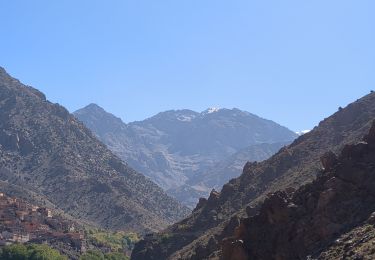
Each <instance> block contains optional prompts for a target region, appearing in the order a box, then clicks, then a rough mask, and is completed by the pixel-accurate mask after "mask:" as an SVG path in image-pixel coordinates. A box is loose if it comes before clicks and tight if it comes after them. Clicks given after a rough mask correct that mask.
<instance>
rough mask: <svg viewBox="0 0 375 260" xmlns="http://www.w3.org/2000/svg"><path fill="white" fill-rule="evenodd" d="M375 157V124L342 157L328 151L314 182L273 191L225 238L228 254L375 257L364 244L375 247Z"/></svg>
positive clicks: (235, 256)
mask: <svg viewBox="0 0 375 260" xmlns="http://www.w3.org/2000/svg"><path fill="white" fill-rule="evenodd" d="M374 162H375V124H374V125H373V127H372V128H371V130H370V132H369V134H368V135H367V136H366V137H365V139H364V140H363V141H362V142H358V143H356V144H353V145H346V146H345V147H344V149H343V150H342V152H341V154H340V155H339V156H338V157H336V156H335V154H334V153H332V152H329V153H327V154H325V155H324V156H323V158H322V164H323V167H324V169H323V170H322V172H321V174H320V175H319V176H318V178H317V179H316V180H315V181H314V182H313V183H311V184H307V185H305V186H302V187H301V188H299V189H298V190H297V191H295V192H293V191H289V192H288V191H279V192H276V193H274V194H272V195H270V196H269V197H268V198H267V199H266V200H265V201H264V203H263V204H262V206H261V208H260V211H259V213H258V214H257V215H255V216H253V217H250V218H246V219H244V220H242V221H241V224H240V226H239V227H238V228H236V232H235V237H232V238H229V239H226V240H225V241H224V242H223V259H228V260H230V259H236V260H241V259H244V260H246V259H278V260H283V259H306V258H308V257H309V258H310V259H332V258H335V259H374V257H375V251H374V250H367V251H366V250H360V249H366V248H367V249H370V248H372V249H374V244H373V243H374V242H375V239H374V237H373V236H371V234H372V233H373V228H374V227H373V225H374V224H375V192H374V191H375V165H374ZM371 231H372V232H371ZM367 232H368V234H367ZM348 234H349V236H350V237H351V240H352V242H349V239H346V240H345V238H347V236H348ZM354 241H355V242H354Z"/></svg>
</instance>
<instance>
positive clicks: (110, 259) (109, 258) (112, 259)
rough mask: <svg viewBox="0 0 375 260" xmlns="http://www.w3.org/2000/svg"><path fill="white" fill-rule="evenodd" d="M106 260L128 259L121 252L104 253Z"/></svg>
mask: <svg viewBox="0 0 375 260" xmlns="http://www.w3.org/2000/svg"><path fill="white" fill-rule="evenodd" d="M104 257H105V259H106V260H129V258H128V257H127V256H126V255H124V254H121V253H109V254H106V255H105V256H104Z"/></svg>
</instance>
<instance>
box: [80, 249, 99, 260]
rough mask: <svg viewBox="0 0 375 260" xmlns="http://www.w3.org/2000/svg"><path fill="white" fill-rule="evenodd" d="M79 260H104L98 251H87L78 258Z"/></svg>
mask: <svg viewBox="0 0 375 260" xmlns="http://www.w3.org/2000/svg"><path fill="white" fill-rule="evenodd" d="M79 259H80V260H105V258H104V254H103V253H102V252H100V251H93V250H90V251H87V252H86V253H85V254H83V255H82V256H81V257H80V258H79Z"/></svg>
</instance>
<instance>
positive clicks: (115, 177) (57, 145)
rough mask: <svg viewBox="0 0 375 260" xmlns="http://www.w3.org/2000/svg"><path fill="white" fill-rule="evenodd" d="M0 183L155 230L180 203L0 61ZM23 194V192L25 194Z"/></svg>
mask: <svg viewBox="0 0 375 260" xmlns="http://www.w3.org/2000/svg"><path fill="white" fill-rule="evenodd" d="M0 181H1V182H0V184H1V187H2V188H4V190H6V192H8V193H9V194H17V195H21V196H20V197H26V199H28V200H30V201H33V200H39V201H40V200H45V201H46V202H48V203H50V204H51V205H54V206H55V207H58V208H60V209H62V210H64V211H65V212H66V213H69V214H70V215H72V216H73V217H75V218H77V219H81V220H83V221H87V222H91V223H93V224H95V225H99V226H102V227H106V228H113V229H124V230H134V231H141V232H145V231H150V230H160V229H162V228H164V227H166V225H168V224H170V223H172V222H174V221H176V220H178V219H180V218H181V217H183V216H184V215H186V214H187V212H188V210H187V209H186V208H185V207H182V206H180V204H179V203H177V202H176V201H175V200H173V199H172V198H170V197H168V196H167V195H166V194H165V193H164V192H163V191H162V190H161V189H160V188H159V187H157V185H155V184H154V183H153V182H151V181H150V180H148V179H147V178H145V177H144V176H143V175H142V174H139V173H137V172H136V171H134V170H133V169H131V168H130V167H128V166H127V165H126V164H125V163H123V162H122V161H121V160H120V159H119V158H118V157H116V156H115V155H113V154H112V152H110V151H109V150H108V149H107V148H106V146H105V145H103V144H102V143H101V142H99V141H98V140H97V139H96V138H95V137H94V136H93V135H92V134H91V131H89V130H88V129H87V128H86V127H85V126H84V125H83V124H82V123H81V122H79V121H78V120H76V119H75V117H74V116H72V115H70V114H69V112H68V111H67V110H66V109H65V108H63V107H62V106H60V105H58V104H52V103H50V102H48V101H47V100H46V98H45V96H44V95H43V94H42V93H41V92H39V91H38V90H36V89H34V88H31V87H28V86H25V85H23V84H21V83H20V82H19V81H18V80H16V79H14V78H12V77H10V76H9V75H8V74H7V73H6V72H5V70H4V69H2V68H0ZM26 194H27V195H26Z"/></svg>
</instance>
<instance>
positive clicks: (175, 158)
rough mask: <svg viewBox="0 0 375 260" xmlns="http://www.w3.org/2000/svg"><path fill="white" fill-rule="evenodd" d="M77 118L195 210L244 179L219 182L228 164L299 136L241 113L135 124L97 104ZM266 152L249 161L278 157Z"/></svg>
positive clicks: (177, 115) (177, 114) (163, 117)
mask: <svg viewBox="0 0 375 260" xmlns="http://www.w3.org/2000/svg"><path fill="white" fill-rule="evenodd" d="M74 114H75V116H76V117H77V118H78V119H80V120H81V121H82V122H84V123H85V125H86V126H87V127H88V128H90V129H91V130H92V131H93V133H94V134H95V135H97V136H98V138H99V139H100V140H101V141H102V142H103V143H105V144H106V145H107V146H108V147H109V148H110V149H111V150H112V151H113V152H114V153H116V154H117V155H118V156H120V157H121V158H122V159H123V160H125V161H127V162H128V163H129V165H130V166H132V167H134V168H135V169H136V170H138V171H140V172H142V173H144V174H145V175H146V176H148V177H149V178H150V179H151V180H153V181H154V182H155V183H157V184H158V185H159V186H160V187H162V188H163V189H165V190H167V192H168V193H169V194H171V195H172V196H175V197H176V198H178V199H179V200H180V201H182V202H184V203H185V204H186V205H189V206H190V207H194V206H195V205H196V203H197V201H198V199H199V197H200V196H205V197H206V196H207V195H208V194H209V192H210V191H211V190H212V188H214V187H222V185H223V184H224V183H226V182H227V181H228V180H229V179H230V178H232V177H237V176H238V175H240V173H241V170H238V171H237V169H236V170H234V171H231V172H228V174H227V175H226V174H225V173H221V175H220V178H215V177H213V176H212V172H213V171H214V170H216V168H215V167H216V165H217V164H218V163H219V162H221V161H222V160H224V159H226V158H228V157H230V156H232V155H233V154H235V153H237V152H239V151H240V150H242V149H245V148H247V147H249V146H252V145H258V144H260V143H267V144H273V143H278V142H288V141H289V142H291V141H292V140H294V138H296V137H297V135H296V134H295V133H293V132H292V131H290V130H288V129H286V128H285V127H282V126H280V125H278V124H276V123H274V122H272V121H269V120H265V119H262V118H259V117H257V116H255V115H253V114H250V113H248V112H245V111H241V110H239V109H211V110H206V111H204V112H202V113H197V112H194V111H191V110H171V111H166V112H162V113H159V114H157V115H156V116H153V117H151V118H149V119H146V120H144V121H140V122H132V123H129V124H125V123H123V122H122V121H121V120H120V119H119V118H117V117H115V116H114V115H112V114H110V113H108V112H106V111H105V110H104V109H102V108H100V107H99V106H97V105H95V104H91V105H89V106H87V107H85V108H83V109H80V110H78V111H76V112H75V113H74ZM262 148H263V146H258V147H257V149H258V150H261V149H262ZM264 148H265V150H264V151H261V154H262V156H252V155H255V153H251V154H249V157H248V158H247V159H248V160H256V159H257V158H260V159H266V158H268V157H269V156H271V155H272V154H273V153H272V154H271V153H270V150H269V149H268V148H267V147H265V146H264ZM272 151H274V149H272ZM275 152H276V151H275ZM244 162H246V161H244ZM244 162H243V163H244ZM233 167H235V168H237V167H236V166H233ZM214 168H215V169H214ZM206 173H207V180H206V179H205V176H206ZM218 176H219V175H218ZM221 177H222V178H221ZM205 184H209V185H205Z"/></svg>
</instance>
